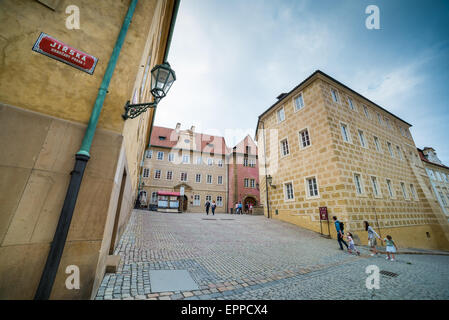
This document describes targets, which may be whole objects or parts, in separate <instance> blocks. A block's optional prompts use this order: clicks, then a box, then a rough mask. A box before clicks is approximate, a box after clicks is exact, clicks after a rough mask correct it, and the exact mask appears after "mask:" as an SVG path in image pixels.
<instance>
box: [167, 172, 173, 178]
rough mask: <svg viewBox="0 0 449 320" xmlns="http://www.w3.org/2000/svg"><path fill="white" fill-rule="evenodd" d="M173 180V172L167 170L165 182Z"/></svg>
mask: <svg viewBox="0 0 449 320" xmlns="http://www.w3.org/2000/svg"><path fill="white" fill-rule="evenodd" d="M172 179H173V171H171V170H169V171H167V180H172Z"/></svg>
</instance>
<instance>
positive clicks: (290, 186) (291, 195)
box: [284, 182, 295, 200]
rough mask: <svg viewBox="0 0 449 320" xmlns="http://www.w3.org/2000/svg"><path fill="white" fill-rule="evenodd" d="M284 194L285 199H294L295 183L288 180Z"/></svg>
mask: <svg viewBox="0 0 449 320" xmlns="http://www.w3.org/2000/svg"><path fill="white" fill-rule="evenodd" d="M284 195H285V200H292V199H294V198H295V195H294V193H293V184H292V183H291V182H287V183H285V184H284Z"/></svg>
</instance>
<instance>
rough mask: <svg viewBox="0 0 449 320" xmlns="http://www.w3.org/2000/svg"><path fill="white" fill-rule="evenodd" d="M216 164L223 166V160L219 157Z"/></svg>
mask: <svg viewBox="0 0 449 320" xmlns="http://www.w3.org/2000/svg"><path fill="white" fill-rule="evenodd" d="M217 164H218V166H219V167H223V160H221V159H220V160H218V162H217Z"/></svg>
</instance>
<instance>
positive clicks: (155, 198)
mask: <svg viewBox="0 0 449 320" xmlns="http://www.w3.org/2000/svg"><path fill="white" fill-rule="evenodd" d="M151 203H157V192H153V193H151Z"/></svg>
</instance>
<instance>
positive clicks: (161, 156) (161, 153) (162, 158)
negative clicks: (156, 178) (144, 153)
mask: <svg viewBox="0 0 449 320" xmlns="http://www.w3.org/2000/svg"><path fill="white" fill-rule="evenodd" d="M157 159H158V160H164V152H162V151H158V152H157Z"/></svg>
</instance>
